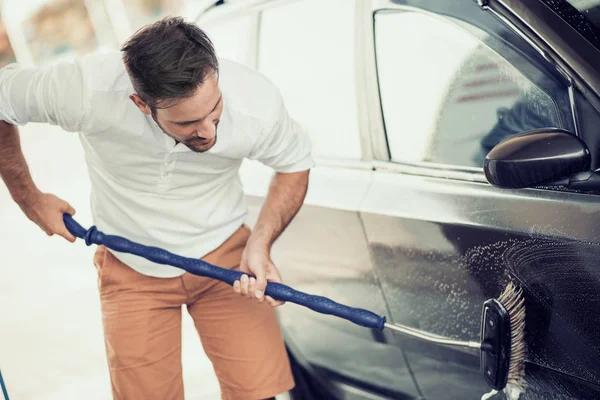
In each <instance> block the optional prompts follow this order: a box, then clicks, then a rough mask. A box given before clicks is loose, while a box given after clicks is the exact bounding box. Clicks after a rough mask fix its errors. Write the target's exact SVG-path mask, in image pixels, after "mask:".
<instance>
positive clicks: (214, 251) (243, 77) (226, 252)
mask: <svg viewBox="0 0 600 400" xmlns="http://www.w3.org/2000/svg"><path fill="white" fill-rule="evenodd" d="M219 61H220V62H219ZM0 119H1V120H3V121H5V122H0V124H1V126H0V175H1V176H2V179H3V180H4V182H5V183H6V185H7V187H8V189H9V191H10V193H11V195H12V198H13V199H14V200H15V201H16V202H17V203H18V204H19V206H20V207H21V209H22V210H23V212H24V213H25V214H26V215H27V217H29V218H30V219H31V220H32V221H33V222H35V223H36V224H38V225H39V226H40V228H42V229H43V230H44V231H45V232H46V233H47V234H48V235H53V234H58V235H61V236H63V237H64V238H66V239H68V240H70V241H74V240H75V238H74V237H73V236H72V235H71V234H70V233H69V232H68V231H67V229H66V228H65V226H64V224H63V221H62V215H63V213H69V214H74V213H75V210H74V209H73V207H71V206H70V205H69V204H68V203H67V202H65V201H63V200H61V199H59V198H57V197H55V196H54V195H52V194H48V193H42V192H40V191H39V190H38V189H37V187H36V186H35V184H34V182H33V181H32V179H31V176H30V174H29V171H28V167H27V164H26V162H25V160H24V158H23V154H22V152H21V149H20V144H19V136H18V131H17V128H16V126H15V125H22V124H25V123H27V122H48V123H51V124H56V125H60V126H61V127H62V128H64V129H65V130H67V131H73V132H80V133H79V137H80V139H81V143H82V145H83V149H84V151H85V156H86V162H87V166H88V171H89V175H90V178H91V182H92V194H91V207H92V213H93V217H94V223H95V224H96V225H97V226H98V229H100V230H102V231H104V232H106V233H110V234H116V235H121V236H124V237H127V238H129V239H131V240H134V241H136V242H140V243H142V244H146V245H150V246H158V247H162V248H165V249H167V250H169V251H171V252H174V253H177V254H181V255H183V256H187V257H202V258H203V259H204V260H206V261H207V262H210V263H213V264H216V265H219V266H221V267H224V268H240V269H241V270H242V271H243V272H246V273H247V274H249V275H254V276H256V279H254V278H250V279H248V275H245V276H244V277H243V278H242V279H241V281H237V282H236V283H235V285H234V288H233V289H232V288H231V287H230V286H227V285H226V284H224V283H221V282H217V281H212V280H210V279H208V278H202V277H197V276H194V275H190V274H188V273H184V271H182V270H180V269H177V268H175V267H170V266H166V265H159V264H155V263H153V262H150V261H148V260H146V259H143V258H141V257H137V256H134V255H131V254H125V253H119V252H115V251H112V250H108V249H106V248H104V247H99V248H98V249H97V251H96V253H95V257H94V264H95V266H96V268H97V270H98V273H99V279H98V281H99V292H100V298H101V304H102V318H103V326H104V336H105V343H106V352H107V358H108V363H109V369H110V377H111V383H112V391H113V396H114V398H115V399H127V400H130V399H144V400H149V399H160V400H164V399H182V398H183V393H184V392H183V382H182V370H181V369H182V368H181V309H182V305H183V304H186V305H187V309H188V311H189V313H190V315H191V316H192V318H193V319H194V321H195V326H196V328H197V330H198V333H199V336H200V339H201V342H202V345H203V347H204V349H205V351H206V353H207V355H208V356H209V358H210V359H211V361H212V363H213V366H214V368H215V372H216V375H217V377H218V379H219V382H220V386H221V392H222V397H223V399H236V400H244V399H248V400H257V399H266V398H273V396H275V395H276V394H278V393H281V392H285V391H287V390H289V389H291V388H292V387H293V385H294V382H293V378H292V375H291V372H290V367H289V361H288V359H287V355H286V352H285V347H284V344H283V341H282V337H281V332H280V330H279V326H278V324H277V320H276V317H275V311H274V308H273V307H276V306H278V305H280V304H281V303H280V302H278V301H276V300H274V299H271V298H269V297H266V296H265V295H264V291H265V287H266V284H267V281H274V282H281V277H280V275H279V272H278V271H277V268H276V267H275V265H274V264H273V262H272V261H271V258H270V249H271V245H272V244H273V242H274V241H275V240H276V238H277V237H278V236H279V235H280V234H281V232H282V231H283V230H284V229H285V227H286V226H287V225H288V223H289V222H290V221H291V220H292V218H293V217H294V216H295V214H296V213H297V211H298V209H299V208H300V206H301V204H302V202H303V201H304V197H305V194H306V190H307V185H308V174H309V169H310V168H311V167H312V166H313V164H314V162H313V160H312V158H311V154H310V147H311V146H310V141H309V139H308V137H307V135H306V134H305V133H304V132H303V131H302V130H301V129H300V128H299V126H298V125H297V124H296V123H295V122H294V121H293V120H292V119H291V118H290V117H289V116H288V114H287V112H286V109H285V107H284V105H283V101H282V98H281V96H280V94H279V92H278V90H277V89H276V88H275V87H274V86H273V85H272V84H271V83H270V82H269V81H268V80H267V79H266V78H264V77H263V76H261V75H260V74H258V73H257V72H254V71H252V70H250V69H247V68H245V67H243V66H241V65H238V64H235V63H232V62H228V61H225V60H218V59H217V57H216V56H215V52H214V49H213V46H212V44H211V42H210V40H209V39H208V38H207V36H206V35H205V34H204V32H203V31H202V30H200V29H199V28H198V27H197V26H195V25H193V24H190V23H186V22H185V21H183V20H182V19H181V18H167V19H164V20H161V21H159V22H157V23H155V24H153V25H150V26H147V27H145V28H144V29H142V30H141V31H139V32H138V33H136V34H135V35H134V36H133V37H132V38H130V40H129V41H128V42H127V43H126V44H125V45H124V47H123V48H122V54H121V53H118V52H117V53H115V54H102V55H92V56H85V57H82V58H79V59H77V60H75V61H72V62H63V63H59V64H57V65H55V66H52V67H47V68H43V69H35V68H23V67H19V66H17V65H14V64H13V65H11V66H9V67H6V68H5V69H4V70H2V71H0ZM217 128H218V129H217ZM244 158H248V159H254V160H259V161H261V162H262V163H264V164H266V165H268V166H270V167H272V168H273V169H274V170H275V172H276V174H275V176H274V178H273V180H272V183H271V186H270V189H269V193H268V195H267V197H266V200H265V202H264V205H263V207H262V209H261V212H260V214H259V217H258V220H257V222H256V225H255V227H254V229H253V231H250V229H249V228H248V227H247V226H246V225H245V224H244V220H245V217H246V213H247V209H246V205H245V203H244V195H243V192H242V186H241V182H240V178H239V176H238V169H239V167H240V164H241V162H242V160H243V159H244ZM248 298H253V299H254V300H253V301H247V300H246V299H248ZM267 303H269V304H270V306H269V305H268V304H267Z"/></svg>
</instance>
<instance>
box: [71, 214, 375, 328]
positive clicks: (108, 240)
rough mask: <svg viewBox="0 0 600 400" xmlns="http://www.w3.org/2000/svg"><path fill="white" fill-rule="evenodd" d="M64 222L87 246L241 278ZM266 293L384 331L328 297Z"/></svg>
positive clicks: (275, 287) (278, 290) (370, 317)
mask: <svg viewBox="0 0 600 400" xmlns="http://www.w3.org/2000/svg"><path fill="white" fill-rule="evenodd" d="M63 220H64V222H65V226H66V227H67V229H68V230H69V232H71V233H72V234H73V235H74V236H77V237H78V238H81V239H85V243H86V244H87V245H88V246H90V245H91V244H97V245H104V246H106V247H108V248H110V249H113V250H115V251H120V252H123V253H131V254H135V255H137V256H141V257H144V258H146V259H148V260H150V261H153V262H156V263H159V264H168V265H172V266H174V267H178V268H181V269H183V270H185V271H187V272H189V273H191V274H194V275H199V276H206V277H209V278H212V279H218V280H220V281H222V282H225V283H227V284H229V285H233V283H234V282H235V281H236V280H239V279H240V278H241V277H242V275H243V273H242V272H240V271H234V270H229V269H225V268H220V267H217V266H215V265H211V264H209V263H207V262H205V261H202V260H200V259H195V258H187V257H182V256H178V255H176V254H173V253H170V252H168V251H166V250H163V249H160V248H158V247H151V246H144V245H142V244H138V243H135V242H132V241H130V240H128V239H125V238H122V237H120V236H113V235H105V234H104V233H102V232H100V231H99V230H97V229H96V227H95V226H92V227H91V228H90V229H88V230H86V229H85V228H83V227H82V226H81V225H79V224H78V223H77V222H76V221H75V220H74V219H73V217H72V216H70V215H69V214H64V216H63ZM265 294H266V295H267V296H271V297H273V298H274V299H276V300H281V301H287V302H290V303H295V304H298V305H301V306H305V307H308V308H310V309H311V310H314V311H317V312H320V313H322V314H329V315H335V316H337V317H340V318H344V319H347V320H348V321H351V322H354V323H355V324H358V325H361V326H365V327H368V328H374V329H378V330H383V327H384V324H385V317H382V316H379V315H377V314H375V313H373V312H371V311H368V310H364V309H362V308H353V307H349V306H345V305H343V304H339V303H336V302H335V301H333V300H330V299H328V298H327V297H322V296H315V295H310V294H307V293H303V292H299V291H297V290H294V289H292V288H291V287H289V286H287V285H284V284H281V283H277V282H269V283H268V284H267V288H266V290H265Z"/></svg>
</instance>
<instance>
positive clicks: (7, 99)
mask: <svg viewBox="0 0 600 400" xmlns="http://www.w3.org/2000/svg"><path fill="white" fill-rule="evenodd" d="M84 92H85V85H84V82H83V77H82V73H81V68H80V66H79V64H78V63H77V62H76V61H69V62H61V63H57V64H54V65H52V66H48V67H44V68H26V67H22V66H20V65H18V64H10V65H8V66H6V67H4V68H3V69H0V119H1V120H4V121H6V122H8V123H11V124H13V125H25V124H27V123H29V122H45V123H49V124H52V125H58V126H60V127H62V128H63V129H65V130H67V131H70V132H78V131H80V130H81V129H82V128H83V125H84V122H85V114H86V103H85V96H84Z"/></svg>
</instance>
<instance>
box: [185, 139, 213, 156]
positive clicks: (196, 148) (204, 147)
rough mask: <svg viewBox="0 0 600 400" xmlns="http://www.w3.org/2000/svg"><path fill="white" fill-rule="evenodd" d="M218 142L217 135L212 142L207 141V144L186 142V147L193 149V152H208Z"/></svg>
mask: <svg viewBox="0 0 600 400" xmlns="http://www.w3.org/2000/svg"><path fill="white" fill-rule="evenodd" d="M216 143H217V138H216V136H215V138H214V139H213V140H211V141H210V142H208V143H206V144H193V143H189V144H188V143H184V144H185V145H186V147H187V148H188V149H190V150H192V151H193V152H196V153H204V152H207V151H208V150H210V149H212V148H213V147H214V146H215V144H216Z"/></svg>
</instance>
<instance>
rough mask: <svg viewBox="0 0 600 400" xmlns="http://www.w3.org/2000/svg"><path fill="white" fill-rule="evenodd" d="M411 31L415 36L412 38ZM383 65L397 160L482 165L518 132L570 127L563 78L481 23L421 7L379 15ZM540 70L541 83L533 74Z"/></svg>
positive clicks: (389, 127) (384, 97) (383, 90)
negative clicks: (492, 43)
mask: <svg viewBox="0 0 600 400" xmlns="http://www.w3.org/2000/svg"><path fill="white" fill-rule="evenodd" d="M407 38H410V39H407ZM375 39H376V40H375V41H376V56H377V69H378V77H379V85H380V93H381V102H382V110H383V115H384V119H385V128H386V134H387V139H388V145H389V150H390V155H391V159H392V161H395V162H404V163H422V162H426V163H435V164H444V165H453V166H461V167H482V164H483V161H484V159H485V156H486V155H487V153H488V152H489V151H490V150H491V149H492V148H493V147H494V146H495V145H496V144H497V143H499V142H500V141H501V140H503V139H505V138H507V137H509V136H510V135H513V134H515V133H519V132H523V131H527V130H531V129H537V128H543V127H565V124H564V123H563V122H562V121H561V116H560V112H559V109H558V106H557V104H556V102H555V100H554V99H553V97H552V96H551V95H549V94H548V91H547V90H542V89H541V87H544V88H546V87H549V88H553V89H556V86H557V85H558V83H556V81H554V80H553V79H550V78H549V77H547V76H546V75H544V73H542V72H541V71H536V73H534V74H533V75H532V74H531V71H528V74H529V75H528V76H527V77H526V76H525V75H524V74H523V73H522V72H521V70H525V69H527V70H531V69H532V65H531V63H529V62H528V61H527V60H526V59H525V58H523V57H520V56H519V54H517V53H516V52H514V51H510V50H509V48H508V47H506V48H505V49H504V51H502V52H501V53H500V54H502V55H500V54H499V53H498V52H497V51H496V50H493V49H492V48H491V47H489V46H488V45H487V44H486V41H487V40H488V39H489V40H492V38H490V37H489V36H487V35H486V34H485V33H484V32H483V31H479V29H478V28H475V27H469V29H468V30H466V29H465V27H464V26H461V25H460V24H457V23H453V22H450V21H448V20H446V19H442V18H439V17H436V16H432V15H429V14H424V13H420V12H410V11H406V12H379V13H377V14H376V16H375ZM529 76H535V83H534V82H532V80H530V79H529Z"/></svg>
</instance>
